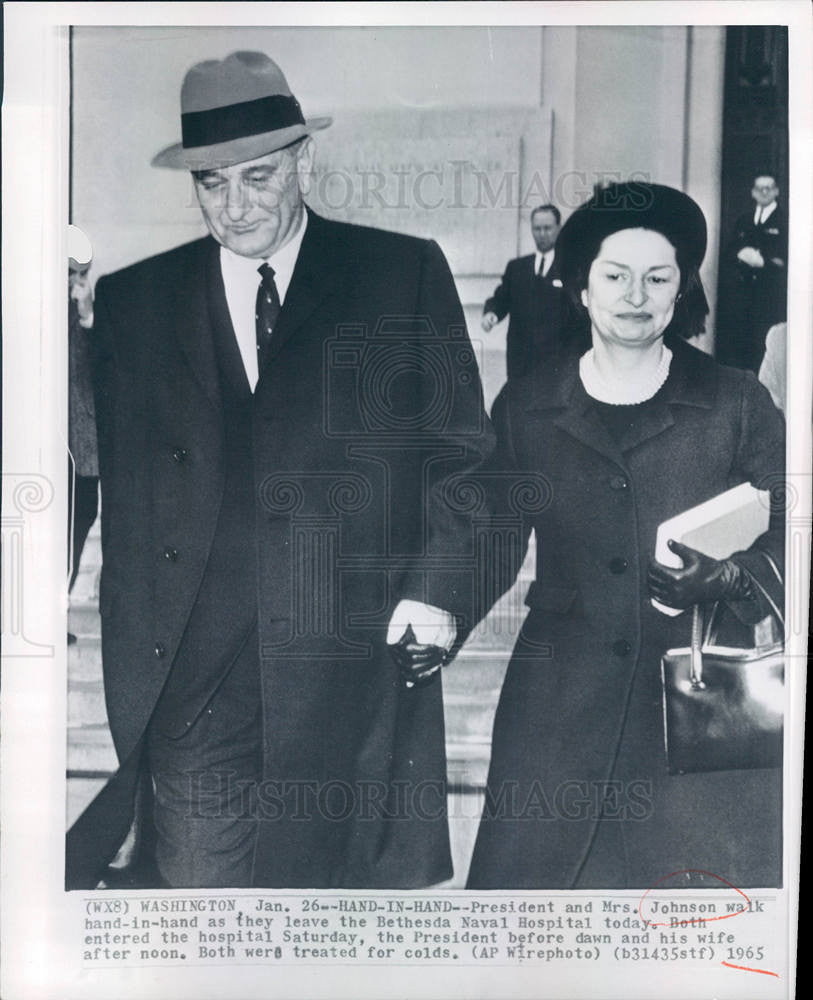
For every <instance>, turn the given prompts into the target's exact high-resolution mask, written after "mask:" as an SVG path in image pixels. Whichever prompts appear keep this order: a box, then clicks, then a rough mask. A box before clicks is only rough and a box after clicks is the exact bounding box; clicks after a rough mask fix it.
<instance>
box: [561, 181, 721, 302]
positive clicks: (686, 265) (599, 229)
mask: <svg viewBox="0 0 813 1000" xmlns="http://www.w3.org/2000/svg"><path fill="white" fill-rule="evenodd" d="M639 228H641V229H653V230H655V232H658V233H661V234H662V235H663V236H665V237H666V238H667V239H668V240H669V242H670V243H671V244H672V245H673V246H674V247H675V250H676V251H677V254H678V260H679V261H681V262H682V265H683V269H684V270H691V269H693V268H694V269H697V268H699V267H700V264H701V263H702V262H703V257H704V255H705V253H706V220H705V217H704V215H703V212H702V211H701V209H700V206H699V205H698V204H697V202H695V201H694V200H693V199H692V198H690V197H689V196H688V195H687V194H684V193H683V192H682V191H678V190H676V189H675V188H671V187H665V186H664V185H662V184H649V183H646V182H644V181H627V182H624V183H620V184H609V185H607V186H606V187H600V188H597V189H596V190H595V192H594V193H593V197H592V198H591V199H590V200H589V201H587V202H585V203H584V204H583V205H581V206H580V207H579V208H577V209H576V211H575V212H574V213H573V214H572V215H571V216H570V218H569V219H568V220H567V222H566V223H565V224H564V226H563V227H562V231H561V232H560V233H559V239H558V240H557V242H556V259H557V261H558V262H559V269H560V273H561V276H562V282H563V284H564V285H565V287H566V288H569V289H570V291H571V293H572V292H576V291H578V290H579V289H578V287H577V286H579V285H581V287H584V283H585V282H586V279H587V274H588V272H589V270H590V264H591V263H592V262H593V260H594V259H595V256H596V254H597V253H598V249H599V247H600V246H601V243H602V241H603V240H604V239H606V237H608V236H610V235H611V234H612V233H617V232H618V231H619V230H621V229H639ZM683 277H685V275H683Z"/></svg>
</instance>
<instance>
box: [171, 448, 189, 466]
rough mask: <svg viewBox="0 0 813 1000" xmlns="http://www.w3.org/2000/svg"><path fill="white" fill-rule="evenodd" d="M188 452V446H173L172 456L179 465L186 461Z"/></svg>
mask: <svg viewBox="0 0 813 1000" xmlns="http://www.w3.org/2000/svg"><path fill="white" fill-rule="evenodd" d="M186 454H187V453H186V448H173V449H172V458H173V460H174V461H176V462H177V463H178V464H179V465H180V464H181V462H185V461H186Z"/></svg>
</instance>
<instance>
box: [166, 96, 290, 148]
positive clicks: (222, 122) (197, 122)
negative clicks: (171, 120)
mask: <svg viewBox="0 0 813 1000" xmlns="http://www.w3.org/2000/svg"><path fill="white" fill-rule="evenodd" d="M304 124H305V118H304V117H303V115H302V109H301V108H300V107H299V101H297V99H296V98H295V97H292V96H291V97H286V96H285V95H284V94H273V95H271V96H270V97H260V98H258V99H257V100H256V101H242V102H241V103H240V104H227V105H225V106H224V107H221V108H210V109H209V110H207V111H187V112H186V113H185V114H182V115H181V135H182V137H183V147H184V149H194V148H196V147H198V146H213V145H215V144H216V143H218V142H230V141H231V140H232V139H242V138H244V137H245V136H249V135H261V134H262V133H263V132H276V131H277V129H283V128H289V127H290V126H291V125H304Z"/></svg>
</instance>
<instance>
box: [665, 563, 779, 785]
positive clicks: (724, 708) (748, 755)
mask: <svg viewBox="0 0 813 1000" xmlns="http://www.w3.org/2000/svg"><path fill="white" fill-rule="evenodd" d="M763 554H764V555H765V557H766V559H767V560H768V562H769V563H770V565H771V568H772V570H773V571H774V573H775V574H776V576H777V577H778V579H779V580H780V582H781V579H782V578H781V574H780V573H779V570H778V569H777V567H776V564H775V563H774V562H773V559H772V558H771V557H770V556H769V555H767V553H763ZM752 579H753V582H754V584H755V585H756V587H757V588H758V589H759V591H760V593H761V594H762V596H763V597H764V598H765V600H766V601H767V603H768V605H769V607H770V608H771V611H772V617H771V619H770V621H771V622H773V623H774V624H775V623H778V624H779V626H780V627H781V630H782V633H784V628H785V623H784V618H783V616H782V612H781V611H780V610H779V608H778V607H777V606H776V604H775V602H774V601H773V599H772V598H771V596H770V595H769V594H768V593H767V591H766V590H765V588H764V587H763V586H762V585H761V584H760V583H759V581H757V580H756V579H755V578H753V577H752ZM717 609H718V602H715V603H714V604H713V606H712V608H711V611H710V613H709V614H708V616H707V622H706V628H705V634H704V627H703V620H704V609H703V608H702V606H700V605H695V606H694V608H693V611H692V639H691V646H690V647H689V648H683V649H670V650H668V651H667V652H666V653H665V654H664V655H663V657H662V658H661V683H662V687H663V721H664V740H665V744H666V762H667V767H668V770H669V773H670V774H688V773H692V772H696V771H725V770H731V769H743V768H745V769H748V768H764V767H781V766H782V745H783V734H784V704H785V692H784V683H785V657H784V648H783V644H782V641H781V639H777V637H776V635H775V628H774V629H769V630H768V632H769V635H768V637H767V641H766V639H765V637H764V636H763V637H762V638H760V637H759V631H760V630H759V627H757V629H756V632H757V636H758V638H757V645H756V646H755V647H754V648H752V649H734V648H730V647H725V646H717V645H715V644H714V634H715V633H714V621H715V617H716V613H717ZM760 624H762V623H760ZM763 632H764V630H763Z"/></svg>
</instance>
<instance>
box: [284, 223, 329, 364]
mask: <svg viewBox="0 0 813 1000" xmlns="http://www.w3.org/2000/svg"><path fill="white" fill-rule="evenodd" d="M331 230H332V227H331V224H330V223H329V222H326V221H325V220H324V219H322V218H320V217H319V216H318V215H316V214H314V213H313V212H311V211H308V227H307V229H306V230H305V238H304V239H303V240H302V246H301V247H300V249H299V256H298V257H297V260H296V266H295V267H294V273H293V275H292V276H291V284H290V285H289V286H288V291H287V293H286V295H285V302H284V303H283V306H282V311H281V312H280V314H279V318H278V320H277V323H276V326H275V328H274V336H273V338H272V340H271V348H270V350H269V351H268V358H269V360H270V359H271V358H275V357H276V356H277V355H278V354H279V352H280V351H281V350H282V348H283V347H284V346H285V344H286V342H287V341H288V340H290V338H291V337H292V336H293V334H294V333H296V331H297V330H298V329H299V328H300V327H301V326H302V324H303V323H304V322H305V321H306V320H307V319H308V317H309V316H310V315H311V314H312V313H313V311H314V310H315V309H316V307H317V306H318V305H319V304H320V302H322V301H323V300H324V299H325V298H326V297H327V296H328V295H329V294H330V293H331V292H333V291H335V290H336V289H338V288H339V287H340V285H341V281H342V277H343V275H344V270H345V262H344V260H343V259H342V257H341V255H340V252H339V250H340V246H339V244H338V243H337V241H336V240H335V239H334V238H333V236H332V232H331Z"/></svg>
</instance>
